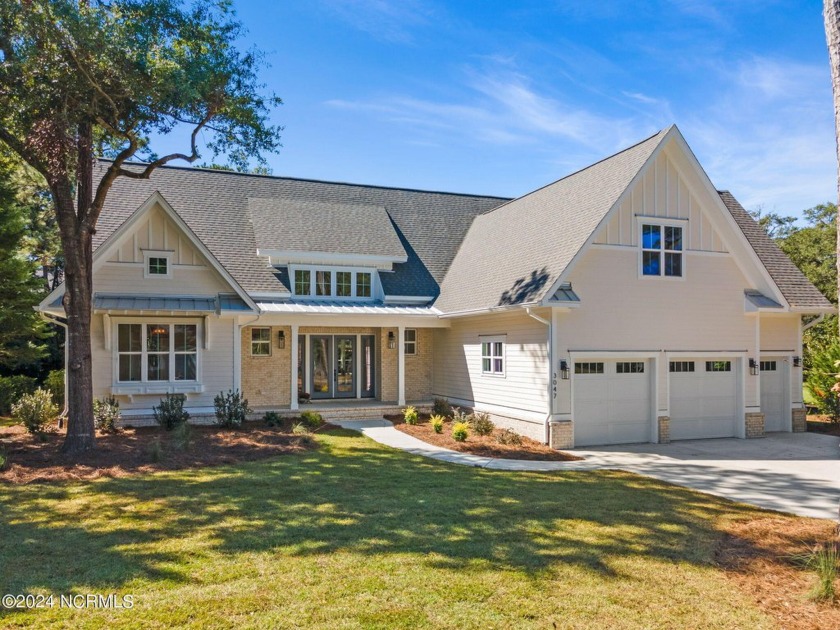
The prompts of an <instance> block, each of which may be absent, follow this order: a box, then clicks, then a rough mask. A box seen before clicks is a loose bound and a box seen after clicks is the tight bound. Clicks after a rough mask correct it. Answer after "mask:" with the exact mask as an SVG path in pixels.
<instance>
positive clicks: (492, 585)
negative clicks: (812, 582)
mask: <svg viewBox="0 0 840 630" xmlns="http://www.w3.org/2000/svg"><path fill="white" fill-rule="evenodd" d="M318 439H319V440H320V441H321V443H322V447H321V449H320V450H319V451H314V452H310V453H307V454H303V455H299V456H286V457H279V458H274V459H269V460H263V461H261V462H252V463H248V464H240V465H236V466H226V467H219V468H209V469H203V470H191V471H180V472H174V473H159V474H155V475H148V476H143V477H133V478H123V479H102V480H98V481H94V482H86V483H65V484H56V485H25V486H9V485H0V594H2V593H23V592H37V593H48V592H51V593H55V594H56V595H57V594H60V593H68V592H76V593H97V594H108V593H111V592H115V593H118V594H121V595H122V594H132V595H134V597H135V602H136V604H135V607H134V608H133V609H132V610H87V611H73V610H68V609H59V608H58V607H56V608H53V609H51V610H40V611H34V612H14V613H9V612H8V611H0V626H2V627H8V626H10V627H24V626H25V627H33V626H34V627H48V626H49V627H55V626H59V627H62V626H63V627H72V628H100V627H109V628H110V627H123V626H125V627H135V628H157V627H160V628H162V627H169V626H182V627H191V628H211V627H212V628H216V627H231V628H247V627H260V628H265V627H321V628H482V629H484V628H551V627H552V622H556V624H557V627H558V628H567V627H575V628H658V627H661V628H678V627H691V628H722V627H725V628H750V629H755V628H764V627H771V626H772V623H771V621H770V620H769V618H767V617H764V616H763V615H762V614H761V613H760V612H759V611H758V610H757V609H756V608H755V607H754V605H753V604H752V603H751V602H750V601H749V600H748V599H747V598H746V597H745V596H744V595H742V594H741V593H740V592H739V591H737V589H735V588H733V585H732V583H731V582H729V581H727V579H726V578H725V577H724V574H723V573H722V572H721V571H720V570H718V569H716V568H715V566H714V565H713V562H712V561H713V549H714V546H715V543H716V541H717V540H719V538H720V536H721V535H722V534H721V533H720V532H719V531H718V530H717V529H716V526H717V525H718V524H719V523H720V522H721V520H722V519H729V518H749V517H750V516H751V515H754V514H758V513H759V512H758V511H757V510H752V509H751V508H746V507H742V506H737V505H734V504H732V503H728V502H726V501H724V500H721V499H716V498H713V497H709V496H706V495H702V494H698V493H694V492H691V491H689V490H686V489H682V488H677V487H674V486H668V485H665V484H662V483H659V482H656V481H653V480H648V479H645V478H641V477H637V476H633V475H629V474H623V473H613V472H600V473H584V472H580V473H564V474H523V473H503V472H494V471H487V470H480V469H472V468H466V467H457V466H453V465H448V464H443V463H438V462H434V461H431V460H427V459H422V458H419V457H414V456H410V455H407V454H405V453H402V452H399V451H394V450H391V449H388V448H386V447H383V446H380V445H378V444H375V443H374V442H371V441H370V440H368V439H366V438H363V437H361V436H359V435H357V434H353V433H350V432H337V433H334V434H331V435H325V436H321V437H319V438H318Z"/></svg>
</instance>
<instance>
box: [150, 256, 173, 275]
mask: <svg viewBox="0 0 840 630" xmlns="http://www.w3.org/2000/svg"><path fill="white" fill-rule="evenodd" d="M168 270H169V261H168V260H166V258H157V257H154V258H149V275H150V276H165V275H166V274H167V273H168Z"/></svg>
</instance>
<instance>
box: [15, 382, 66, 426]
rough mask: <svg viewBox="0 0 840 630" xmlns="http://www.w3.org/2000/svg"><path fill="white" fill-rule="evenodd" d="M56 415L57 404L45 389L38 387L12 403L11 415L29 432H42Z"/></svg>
mask: <svg viewBox="0 0 840 630" xmlns="http://www.w3.org/2000/svg"><path fill="white" fill-rule="evenodd" d="M56 416H58V405H56V404H55V403H54V402H53V401H52V396H51V395H50V393H49V392H48V391H47V390H45V389H41V388H38V389H36V390H35V391H34V392H32V393H31V394H24V395H23V396H21V397H20V400H18V401H17V402H16V403H15V404H14V405H12V417H13V418H14V419H15V420H17V421H18V422H20V423H22V424H23V426H25V427H26V430H27V431H29V432H30V433H43V432H44V431H45V430H46V429H47V427H48V426H49V424H50V423H51V422H52V421H53V420H55V418H56Z"/></svg>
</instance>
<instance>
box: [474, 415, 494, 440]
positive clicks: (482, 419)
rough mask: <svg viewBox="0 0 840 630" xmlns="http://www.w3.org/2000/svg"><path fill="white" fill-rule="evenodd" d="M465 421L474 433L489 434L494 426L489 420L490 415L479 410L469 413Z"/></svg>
mask: <svg viewBox="0 0 840 630" xmlns="http://www.w3.org/2000/svg"><path fill="white" fill-rule="evenodd" d="M467 423H468V424H469V425H470V428H471V429H472V430H473V431H475V433H476V435H490V434H491V433H493V429H495V428H496V425H495V424H493V421H492V420H490V415H489V414H486V413H481V412H476V413H473V414H470V416H469V419H468V420H467Z"/></svg>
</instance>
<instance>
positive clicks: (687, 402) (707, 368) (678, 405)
mask: <svg viewBox="0 0 840 630" xmlns="http://www.w3.org/2000/svg"><path fill="white" fill-rule="evenodd" d="M668 369H669V371H670V375H669V376H670V378H671V439H672V440H694V439H702V438H718V437H735V436H736V435H737V430H738V429H737V428H738V411H737V407H738V396H737V382H738V379H737V378H736V373H735V369H736V362H735V360H733V359H726V358H721V359H713V360H708V359H687V360H681V361H670V362H669V365H668Z"/></svg>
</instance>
